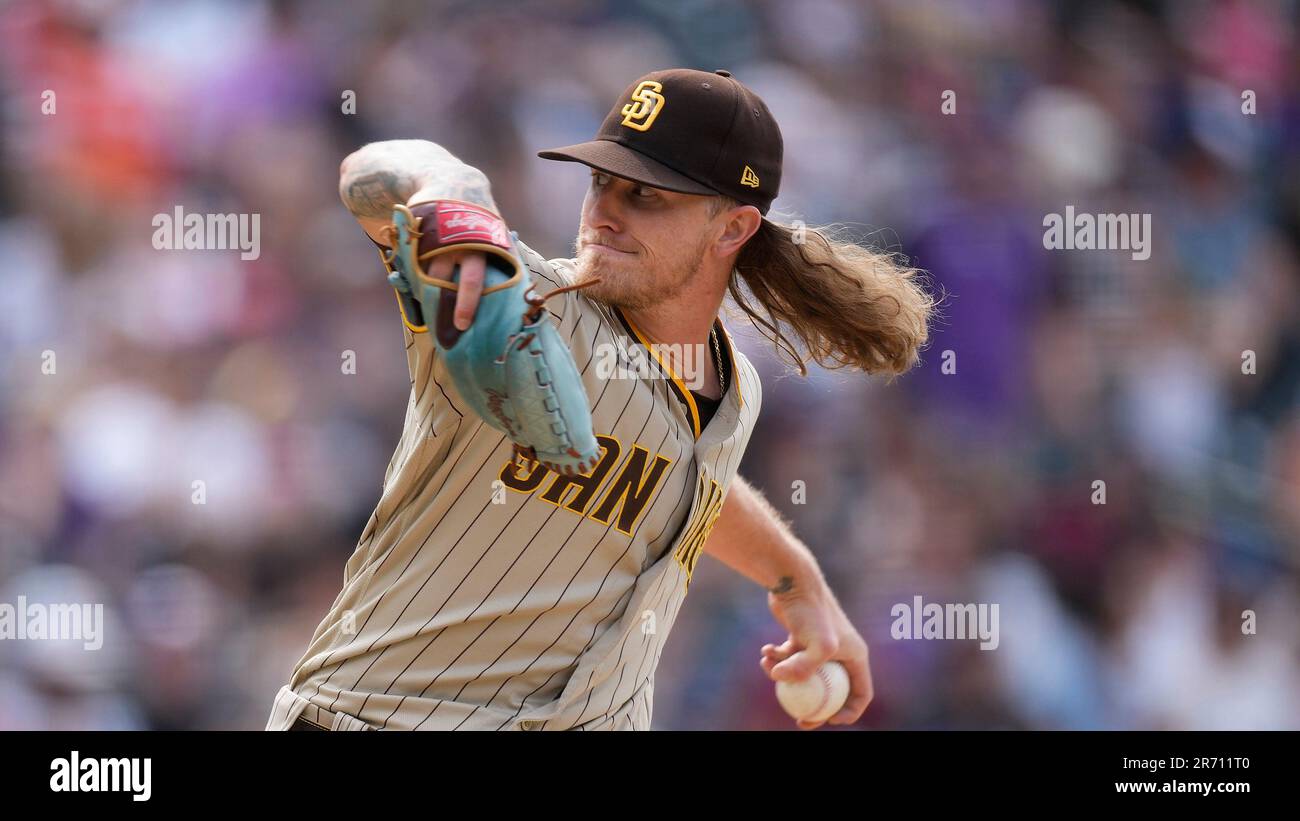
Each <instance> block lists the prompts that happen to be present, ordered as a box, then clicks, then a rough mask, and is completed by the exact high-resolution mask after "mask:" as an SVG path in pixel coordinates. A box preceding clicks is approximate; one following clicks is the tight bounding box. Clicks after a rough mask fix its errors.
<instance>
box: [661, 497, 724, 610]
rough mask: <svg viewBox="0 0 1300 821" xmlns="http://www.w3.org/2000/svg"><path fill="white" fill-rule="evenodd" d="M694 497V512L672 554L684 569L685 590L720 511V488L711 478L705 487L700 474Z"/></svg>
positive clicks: (688, 585)
mask: <svg viewBox="0 0 1300 821" xmlns="http://www.w3.org/2000/svg"><path fill="white" fill-rule="evenodd" d="M695 499H696V505H695V514H694V515H693V516H692V517H691V520H690V522H689V523H688V524H687V526H686V535H685V536H683V537H682V541H681V544H680V545H678V547H677V552H676V553H674V554H673V558H674V559H676V560H677V563H678V564H679V565H681V566H682V569H683V570H685V571H686V589H687V590H690V589H691V575H692V574H693V573H694V572H695V563H696V562H698V561H699V560H700V554H701V553H702V552H704V543H705V542H706V541H708V539H709V534H710V533H711V532H713V525H714V524H715V523H716V522H717V521H718V516H719V515H721V513H722V488H721V487H720V486H719V485H718V483H717V482H716V481H715V480H713V479H710V480H709V485H708V487H707V488H706V487H705V485H704V477H703V476H701V477H700V482H699V484H698V485H697V486H696V488H695Z"/></svg>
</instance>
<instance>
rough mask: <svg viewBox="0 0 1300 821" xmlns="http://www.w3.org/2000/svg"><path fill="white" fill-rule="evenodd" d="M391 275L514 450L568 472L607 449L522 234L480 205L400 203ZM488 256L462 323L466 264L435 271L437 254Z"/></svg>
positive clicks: (465, 394) (418, 322)
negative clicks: (441, 273) (477, 294)
mask: <svg viewBox="0 0 1300 821" xmlns="http://www.w3.org/2000/svg"><path fill="white" fill-rule="evenodd" d="M391 239H392V241H393V251H392V252H391V253H390V254H388V255H385V257H384V260H385V263H386V264H387V265H388V268H389V275H388V281H389V283H390V284H391V285H392V286H393V288H394V290H395V291H396V292H397V298H398V302H399V304H400V305H401V306H402V315H403V319H404V321H405V322H406V324H407V327H409V328H410V329H411V330H412V331H415V332H417V333H418V332H423V331H427V330H428V321H429V320H430V319H432V320H433V324H434V329H433V330H434V341H435V343H436V344H437V346H438V350H439V351H441V353H442V356H443V360H444V362H445V364H446V366H447V370H448V372H450V373H451V376H452V379H453V380H454V381H455V383H456V389H457V391H458V392H459V393H460V396H461V398H462V399H464V400H465V401H466V402H467V403H469V405H470V407H471V408H473V410H474V412H475V413H477V414H478V415H479V416H480V417H482V418H483V420H484V421H485V422H487V423H488V424H489V425H491V426H492V427H494V428H496V429H497V430H499V431H501V432H502V433H504V434H505V435H506V436H508V437H509V438H510V439H511V441H512V442H514V447H515V454H516V458H518V459H522V460H524V461H525V462H526V463H527V464H528V466H529V467H531V466H532V465H533V464H535V463H537V462H540V463H541V464H542V465H544V466H545V467H546V468H548V469H550V470H553V471H555V472H556V473H561V474H564V475H570V476H571V475H574V474H577V473H588V472H590V470H591V469H592V468H593V467H595V465H596V460H597V458H598V457H599V456H600V446H599V445H598V444H597V443H596V437H595V434H594V432H593V430H592V422H591V408H590V406H589V404H588V401H587V392H586V389H585V388H584V387H583V385H582V378H581V377H580V376H579V374H578V368H577V366H576V365H575V364H574V361H573V355H572V354H571V353H570V352H569V349H568V347H567V346H566V345H565V344H564V342H563V341H561V339H560V335H559V333H558V332H557V331H556V328H555V323H554V322H552V321H551V318H550V316H549V315H548V314H547V311H546V310H545V307H544V305H545V302H546V300H547V299H549V298H550V297H552V296H555V295H556V294H559V293H563V292H564V291H569V290H573V289H575V288H579V287H585V286H586V285H588V284H592V283H589V282H588V283H583V284H582V285H570V286H565V287H563V288H557V289H555V290H554V291H552V292H551V293H549V294H547V295H546V296H545V297H542V296H539V295H538V294H537V293H536V291H535V290H534V289H533V287H532V283H531V281H530V278H529V276H528V268H527V267H526V266H525V265H524V263H523V255H522V254H521V253H520V251H519V247H518V241H519V238H518V235H516V234H515V233H514V232H513V231H507V230H506V225H505V222H504V221H503V220H502V219H501V217H499V216H497V215H496V214H494V213H492V212H491V211H489V210H487V209H486V208H483V207H481V206H478V205H474V204H472V203H466V202H459V201H456V200H436V201H432V202H423V203H417V204H415V205H412V206H410V207H407V206H405V205H396V206H394V207H393V223H392V237H391ZM459 251H482V252H484V253H485V254H486V255H487V268H486V272H485V276H484V280H483V294H482V297H481V298H480V299H479V303H478V309H477V311H476V313H475V315H474V321H473V322H472V323H471V324H470V326H469V328H468V329H467V330H465V331H459V330H457V329H456V328H455V327H454V326H453V325H452V315H453V312H454V308H455V304H456V291H457V288H458V285H457V280H458V279H459V275H460V268H459V266H457V267H456V268H454V269H453V270H452V273H451V279H450V280H443V279H437V278H435V277H432V276H429V273H428V271H429V263H430V262H431V261H432V260H433V258H434V257H436V256H438V255H439V254H445V253H454V252H459Z"/></svg>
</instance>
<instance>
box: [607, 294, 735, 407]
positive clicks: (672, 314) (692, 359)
mask: <svg viewBox="0 0 1300 821" xmlns="http://www.w3.org/2000/svg"><path fill="white" fill-rule="evenodd" d="M713 283H717V284H716V285H715V284H713ZM726 285H727V280H726V278H724V277H721V276H716V277H697V278H696V280H695V282H693V283H690V284H688V285H687V287H685V288H683V289H682V290H681V291H680V292H679V293H677V294H675V295H674V296H672V297H669V298H667V299H665V300H663V301H662V302H659V303H658V304H656V305H653V306H651V307H649V308H642V309H625V310H624V312H623V313H624V315H625V316H627V318H628V319H629V320H631V321H632V323H633V324H634V325H636V327H637V328H638V329H640V331H641V333H643V334H645V335H646V336H647V337H649V340H650V341H651V342H654V343H658V344H660V345H669V346H674V347H677V346H680V347H681V348H689V350H687V351H682V353H681V356H683V357H684V359H682V360H681V361H677V362H674V363H672V364H671V365H670V367H671V368H672V369H673V370H674V371H676V372H677V373H679V374H681V375H682V377H683V378H685V379H688V380H689V384H688V387H689V388H690V389H691V390H698V391H700V392H702V393H703V394H704V395H705V396H708V397H709V398H711V399H717V398H719V397H720V396H721V395H722V388H723V387H725V386H723V385H722V384H721V375H720V374H719V373H718V369H717V366H716V365H715V364H714V360H715V352H714V350H713V347H712V346H711V344H710V340H709V334H710V332H711V331H712V330H713V324H714V322H716V321H717V318H718V309H719V308H721V307H722V298H723V295H724V294H725V293H726ZM697 368H698V369H699V370H697ZM692 374H694V375H692ZM696 380H698V381H696Z"/></svg>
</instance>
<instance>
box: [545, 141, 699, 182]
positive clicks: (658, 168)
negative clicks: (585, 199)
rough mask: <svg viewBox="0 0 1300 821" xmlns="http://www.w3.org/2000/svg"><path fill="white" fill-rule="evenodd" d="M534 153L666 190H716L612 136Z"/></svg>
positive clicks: (547, 158)
mask: <svg viewBox="0 0 1300 821" xmlns="http://www.w3.org/2000/svg"><path fill="white" fill-rule="evenodd" d="M537 156H539V157H541V158H542V159H544V160H559V161H560V162H580V163H582V164H583V165H589V166H591V167H592V168H595V169H596V170H597V171H604V172H605V173H606V174H613V175H614V176H616V177H623V178H625V179H629V180H632V181H633V182H639V183H641V184H643V185H649V186H651V187H652V188H662V189H664V190H666V191H676V192H678V193H681V194H706V195H713V194H717V193H718V192H717V191H715V190H713V189H712V188H709V187H708V186H707V185H701V184H700V183H698V182H696V181H695V180H693V179H691V178H690V177H687V176H685V175H684V174H679V173H677V172H676V171H674V170H672V169H671V168H669V167H668V166H666V165H664V164H663V163H661V162H659V161H657V160H652V159H650V158H649V157H647V156H646V155H644V154H641V153H638V152H636V151H633V150H632V149H630V148H628V147H627V146H625V145H620V144H619V143H616V142H614V141H613V140H592V141H590V142H585V143H578V144H577V145H566V146H563V147H561V148H550V149H547V150H546V151H538V152H537Z"/></svg>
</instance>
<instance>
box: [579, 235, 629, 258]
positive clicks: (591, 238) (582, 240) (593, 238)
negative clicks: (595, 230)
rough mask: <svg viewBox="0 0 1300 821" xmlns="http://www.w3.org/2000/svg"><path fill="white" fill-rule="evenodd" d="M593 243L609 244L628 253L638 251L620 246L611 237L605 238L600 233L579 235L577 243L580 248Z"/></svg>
mask: <svg viewBox="0 0 1300 821" xmlns="http://www.w3.org/2000/svg"><path fill="white" fill-rule="evenodd" d="M592 244H595V245H608V246H609V247H610V248H613V249H614V250H616V251H625V252H627V253H629V254H634V253H636V251H634V250H632V249H631V248H620V247H619V245H618V243H616V242H614V241H613V240H610V239H607V238H605V237H602V236H600V235H598V234H594V235H588V236H585V237H584V236H581V235H580V236H579V237H578V240H577V245H578V248H579V249H581V248H583V247H585V246H587V245H592Z"/></svg>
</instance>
